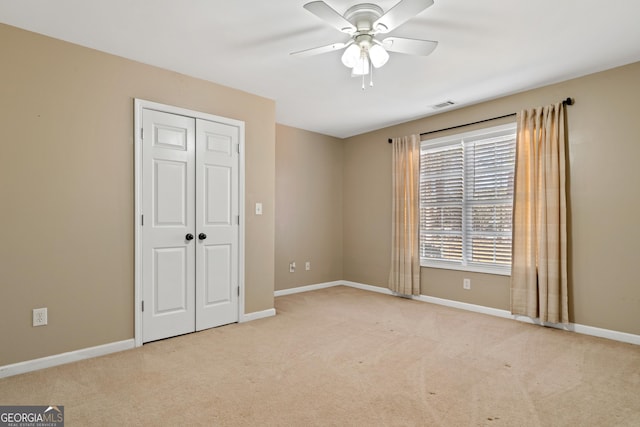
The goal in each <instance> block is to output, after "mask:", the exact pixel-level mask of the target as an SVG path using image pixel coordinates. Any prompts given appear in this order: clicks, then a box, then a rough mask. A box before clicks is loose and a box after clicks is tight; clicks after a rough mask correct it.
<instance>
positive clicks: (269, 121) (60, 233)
mask: <svg viewBox="0 0 640 427" xmlns="http://www.w3.org/2000/svg"><path fill="white" fill-rule="evenodd" d="M0 56H1V58H2V59H1V62H2V66H1V67H0V113H1V117H2V118H1V119H0V120H1V121H2V155H0V200H2V202H1V203H2V205H1V208H0V223H2V227H0V241H2V242H3V245H2V248H1V249H0V342H2V344H1V345H0V366H3V365H7V364H12V363H16V362H20V361H26V360H31V359H36V358H40V357H44V356H49V355H53V354H59V353H63V352H68V351H73V350H78V349H83V348H87V347H93V346H97V345H101V344H107V343H112V342H118V341H122V340H127V339H131V338H133V336H134V222H133V221H134V146H133V141H134V140H133V100H134V98H141V99H146V100H150V101H155V102H160V103H164V104H170V105H175V106H178V107H183V108H188V109H192V110H198V111H202V112H205V113H210V114H214V115H219V116H224V117H230V118H233V119H238V120H243V121H245V123H246V153H245V159H246V189H245V196H246V200H245V206H246V211H247V213H249V212H251V210H250V207H252V206H253V205H254V203H255V202H257V201H260V202H262V203H263V207H264V214H263V215H262V216H255V215H247V217H246V220H245V224H246V237H245V248H246V255H245V264H246V265H245V312H246V313H251V312H257V311H262V310H267V309H271V308H273V288H274V284H273V280H274V208H275V206H274V201H275V103H274V102H273V101H272V100H268V99H265V98H261V97H258V96H255V95H251V94H248V93H245V92H241V91H238V90H234V89H230V88H226V87H223V86H220V85H216V84H212V83H209V82H205V81H203V80H198V79H195V78H191V77H187V76H185V75H181V74H178V73H174V72H171V71H167V70H162V69H159V68H156V67H151V66H148V65H144V64H141V63H137V62H133V61H129V60H126V59H123V58H119V57H115V56H112V55H108V54H105V53H101V52H98V51H95V50H91V49H87V48H83V47H80V46H77V45H73V44H69V43H66V42H62V41H59V40H54V39H51V38H48V37H44V36H41V35H37V34H34V33H30V32H27V31H23V30H19V29H16V28H13V27H10V26H6V25H0ZM38 307H48V310H49V324H48V325H47V326H44V327H37V328H34V327H32V326H31V310H32V309H33V308H38Z"/></svg>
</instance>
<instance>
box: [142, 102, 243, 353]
mask: <svg viewBox="0 0 640 427" xmlns="http://www.w3.org/2000/svg"><path fill="white" fill-rule="evenodd" d="M143 109H149V110H156V111H162V112H165V113H170V114H177V115H181V116H186V117H193V118H194V119H202V120H209V121H212V122H217V123H223V124H226V125H230V126H235V127H237V128H238V130H239V141H238V142H239V145H240V157H239V163H240V165H239V167H240V169H239V171H238V172H239V177H238V178H239V183H238V184H239V185H238V192H239V194H238V200H239V212H240V228H239V230H238V231H239V233H238V252H239V253H238V286H239V288H240V296H239V297H238V321H239V322H242V321H243V320H244V291H245V289H244V252H245V248H244V235H245V234H244V233H245V221H244V216H245V196H244V194H245V160H244V152H245V148H244V131H245V124H244V122H243V121H240V120H235V119H229V118H226V117H220V116H215V115H212V114H208V113H202V112H199V111H194V110H188V109H185V108H180V107H174V106H171V105H165V104H159V103H157V102H153V101H145V100H143V99H138V98H135V99H134V141H135V142H134V150H135V153H134V182H135V213H134V224H135V253H134V257H135V279H134V286H135V289H134V294H135V296H134V310H133V311H134V313H135V329H134V341H135V346H136V347H140V346H141V345H142V295H143V293H142V257H141V250H142V229H141V227H142V224H141V219H142V214H143V212H142V198H141V197H142V191H141V190H142V110H143Z"/></svg>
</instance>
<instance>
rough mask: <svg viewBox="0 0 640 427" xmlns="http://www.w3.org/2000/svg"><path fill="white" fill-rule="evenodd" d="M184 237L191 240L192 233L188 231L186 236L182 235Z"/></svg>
mask: <svg viewBox="0 0 640 427" xmlns="http://www.w3.org/2000/svg"><path fill="white" fill-rule="evenodd" d="M184 238H185V239H187V240H193V234H191V233H189V234H187V235H186V236H184Z"/></svg>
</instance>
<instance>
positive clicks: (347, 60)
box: [342, 44, 360, 68]
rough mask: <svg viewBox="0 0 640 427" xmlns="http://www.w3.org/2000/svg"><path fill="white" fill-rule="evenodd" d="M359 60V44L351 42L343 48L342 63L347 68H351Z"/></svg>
mask: <svg viewBox="0 0 640 427" xmlns="http://www.w3.org/2000/svg"><path fill="white" fill-rule="evenodd" d="M358 61H360V46H358V45H357V44H352V45H351V46H349V47H348V48H346V49H345V50H344V53H343V54H342V63H343V64H344V66H345V67H347V68H353V67H355V66H356V64H357V63H358Z"/></svg>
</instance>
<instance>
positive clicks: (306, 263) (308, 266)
mask: <svg viewBox="0 0 640 427" xmlns="http://www.w3.org/2000/svg"><path fill="white" fill-rule="evenodd" d="M304 269H305V270H307V271H309V270H311V261H307V262H305V263H304Z"/></svg>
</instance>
